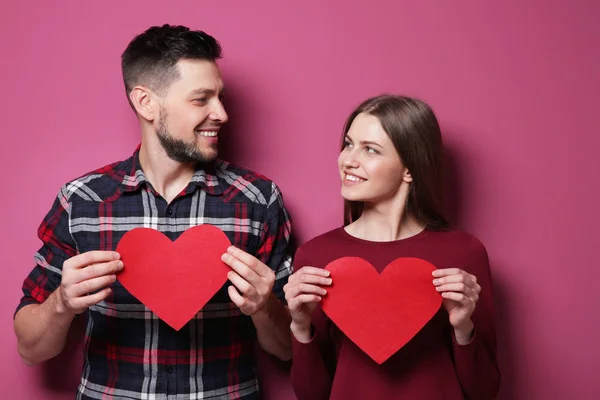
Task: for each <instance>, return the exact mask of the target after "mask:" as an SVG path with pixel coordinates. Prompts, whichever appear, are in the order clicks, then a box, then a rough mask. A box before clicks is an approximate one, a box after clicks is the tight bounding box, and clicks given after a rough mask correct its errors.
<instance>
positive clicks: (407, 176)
mask: <svg viewBox="0 0 600 400" xmlns="http://www.w3.org/2000/svg"><path fill="white" fill-rule="evenodd" d="M402 180H403V181H404V182H406V183H411V182H412V181H413V179H412V175H411V174H410V171H409V170H408V168H405V169H404V176H402Z"/></svg>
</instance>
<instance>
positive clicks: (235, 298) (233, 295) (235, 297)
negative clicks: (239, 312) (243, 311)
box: [227, 286, 246, 308]
mask: <svg viewBox="0 0 600 400" xmlns="http://www.w3.org/2000/svg"><path fill="white" fill-rule="evenodd" d="M227 293H229V298H230V299H231V301H232V302H233V304H235V305H236V306H238V308H242V307H244V306H245V305H246V299H244V298H243V297H242V295H240V294H239V293H238V291H237V290H235V287H233V286H229V287H228V288H227Z"/></svg>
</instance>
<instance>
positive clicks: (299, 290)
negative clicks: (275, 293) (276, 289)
mask: <svg viewBox="0 0 600 400" xmlns="http://www.w3.org/2000/svg"><path fill="white" fill-rule="evenodd" d="M288 292H289V293H290V297H292V298H293V297H296V296H299V295H302V294H317V295H320V296H325V295H326V294H327V290H325V289H323V288H322V287H320V286H316V285H310V284H307V283H301V284H299V285H296V286H292V287H291V288H290V289H289V290H288Z"/></svg>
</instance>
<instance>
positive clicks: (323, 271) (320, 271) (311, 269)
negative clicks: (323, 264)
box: [295, 267, 331, 278]
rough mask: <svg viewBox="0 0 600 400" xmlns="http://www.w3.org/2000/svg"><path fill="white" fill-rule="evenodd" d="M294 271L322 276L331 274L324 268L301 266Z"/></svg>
mask: <svg viewBox="0 0 600 400" xmlns="http://www.w3.org/2000/svg"><path fill="white" fill-rule="evenodd" d="M295 273H305V274H309V275H317V276H324V277H326V278H327V277H329V275H331V272H329V271H327V270H326V269H323V268H315V267H302V268H300V269H299V270H298V271H296V272H295Z"/></svg>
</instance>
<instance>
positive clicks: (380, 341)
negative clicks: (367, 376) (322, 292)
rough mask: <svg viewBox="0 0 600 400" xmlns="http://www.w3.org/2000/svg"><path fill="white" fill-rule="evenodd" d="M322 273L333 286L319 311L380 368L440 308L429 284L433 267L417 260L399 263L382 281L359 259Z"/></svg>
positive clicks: (438, 297)
mask: <svg viewBox="0 0 600 400" xmlns="http://www.w3.org/2000/svg"><path fill="white" fill-rule="evenodd" d="M325 269H327V270H329V271H330V272H331V278H332V280H333V284H332V285H331V287H329V288H327V295H326V296H325V297H323V301H322V307H323V311H324V312H325V313H326V314H327V315H328V316H329V318H330V319H331V320H332V321H333V322H334V323H335V324H336V325H337V326H338V328H340V330H341V331H342V332H344V334H345V335H346V336H347V337H348V338H350V340H352V341H353V342H354V343H355V344H356V345H357V346H358V347H360V348H361V349H362V350H363V351H364V352H365V353H367V354H368V355H369V357H371V358H372V359H373V360H375V362H377V363H378V364H381V363H383V362H384V361H385V360H387V359H388V358H389V357H390V356H391V355H392V354H394V353H396V352H397V351H398V350H400V348H402V346H404V345H405V344H406V343H408V341H409V340H410V339H412V338H413V336H415V335H416V334H417V332H419V331H420V330H421V329H422V328H423V327H424V326H425V324H427V322H428V321H429V320H430V319H431V318H433V316H434V315H435V314H436V312H437V311H438V309H439V308H440V305H441V303H442V297H441V295H440V294H439V293H438V292H437V290H435V287H434V286H433V282H432V281H433V276H432V274H431V272H432V271H433V270H435V269H436V268H435V266H433V265H432V264H430V263H429V262H427V261H425V260H422V259H419V258H398V259H396V260H394V261H392V262H391V263H390V264H388V265H387V266H386V267H385V269H384V270H383V272H382V273H381V275H380V274H378V273H377V271H376V270H375V268H373V266H372V265H371V264H370V263H369V262H367V261H365V260H363V259H362V258H358V257H344V258H340V259H337V260H335V261H332V262H331V263H329V264H328V265H327V267H325Z"/></svg>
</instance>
